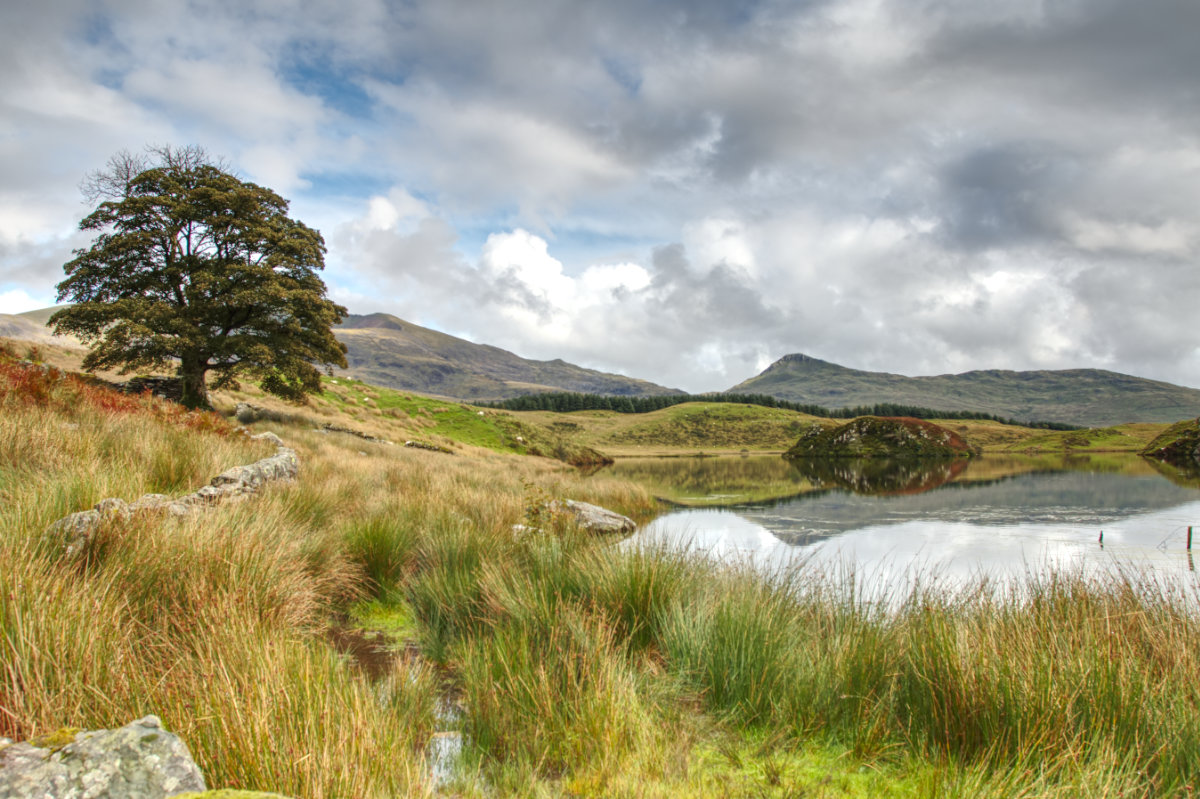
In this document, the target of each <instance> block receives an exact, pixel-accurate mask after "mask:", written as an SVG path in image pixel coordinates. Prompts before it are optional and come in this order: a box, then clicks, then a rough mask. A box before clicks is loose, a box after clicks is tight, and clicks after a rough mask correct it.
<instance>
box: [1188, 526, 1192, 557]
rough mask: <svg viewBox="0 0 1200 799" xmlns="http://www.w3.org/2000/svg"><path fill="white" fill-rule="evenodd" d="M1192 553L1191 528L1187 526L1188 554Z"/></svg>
mask: <svg viewBox="0 0 1200 799" xmlns="http://www.w3.org/2000/svg"><path fill="white" fill-rule="evenodd" d="M1191 551H1192V526H1191V525H1190V524H1189V525H1188V552H1191Z"/></svg>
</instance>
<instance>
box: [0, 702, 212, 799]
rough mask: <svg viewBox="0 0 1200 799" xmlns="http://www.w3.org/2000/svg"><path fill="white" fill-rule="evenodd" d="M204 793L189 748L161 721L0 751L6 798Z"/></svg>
mask: <svg viewBox="0 0 1200 799" xmlns="http://www.w3.org/2000/svg"><path fill="white" fill-rule="evenodd" d="M205 789H206V786H205V784H204V775H203V774H201V773H200V768H199V767H198V766H197V765H196V764H195V762H194V761H193V760H192V756H191V754H190V753H189V752H188V749H187V746H186V745H185V744H184V743H183V741H181V740H180V739H179V738H178V737H177V736H175V735H172V734H171V733H169V732H167V731H166V730H164V729H163V727H162V722H160V721H159V719H158V717H157V716H146V717H145V718H141V719H138V720H137V721H134V722H131V723H130V724H126V725H125V726H124V727H121V728H119V729H115V730H80V731H76V730H71V729H64V730H60V731H58V733H52V734H51V735H49V736H43V737H40V738H35V739H33V740H31V741H25V742H22V743H16V744H12V745H9V746H5V747H3V748H2V749H0V796H2V797H5V799H100V797H104V798H105V799H165V798H166V797H173V796H177V795H179V794H181V793H187V792H196V791H204V790H205Z"/></svg>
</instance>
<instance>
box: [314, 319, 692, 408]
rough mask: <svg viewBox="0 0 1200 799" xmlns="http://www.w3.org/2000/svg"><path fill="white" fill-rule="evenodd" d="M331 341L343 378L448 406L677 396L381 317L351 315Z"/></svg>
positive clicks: (653, 386) (659, 388)
mask: <svg viewBox="0 0 1200 799" xmlns="http://www.w3.org/2000/svg"><path fill="white" fill-rule="evenodd" d="M335 334H336V335H337V337H338V339H339V340H340V341H341V342H342V343H344V344H345V345H346V348H347V350H348V352H347V353H346V361H347V363H349V364H350V368H349V369H347V370H345V373H346V374H349V375H351V376H353V377H356V378H358V379H359V380H364V381H366V382H368V383H373V384H375V385H379V386H386V387H388V388H398V389H404V390H409V391H419V392H422V393H426V394H438V395H441V396H444V397H454V398H456V399H506V398H508V397H516V396H520V395H521V394H531V393H534V392H538V391H578V392H584V393H591V394H615V395H623V396H645V395H653V394H677V393H680V392H679V391H678V390H677V389H670V388H665V387H663V386H659V385H656V384H654V383H651V382H649V381H646V380H638V379H636V378H632V377H625V376H623V375H616V374H608V373H606V372H598V371H596V370H594V369H584V368H583V367H581V366H576V365H574V364H570V363H567V362H566V361H563V360H553V361H533V360H529V359H527V358H522V357H520V356H518V355H514V354H513V353H511V352H508V351H507V350H502V349H500V348H499V347H491V346H488V345H486V344H474V343H472V342H470V341H466V340H465V339H461V338H456V337H454V336H450V335H447V334H445V333H439V332H437V331H436V330H430V329H428V328H425V327H421V326H420V325H414V324H412V323H410V322H406V321H404V320H403V319H398V318H396V317H395V316H391V315H389V314H369V315H366V316H356V315H354V314H351V315H350V316H348V317H347V318H346V320H345V321H344V322H343V323H342V325H341V326H340V327H338V328H337V329H336V330H335Z"/></svg>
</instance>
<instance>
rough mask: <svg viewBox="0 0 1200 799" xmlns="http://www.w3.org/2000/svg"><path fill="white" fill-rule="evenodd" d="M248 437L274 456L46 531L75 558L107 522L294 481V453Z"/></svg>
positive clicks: (111, 504) (187, 508)
mask: <svg viewBox="0 0 1200 799" xmlns="http://www.w3.org/2000/svg"><path fill="white" fill-rule="evenodd" d="M251 438H253V439H256V440H260V441H269V442H271V443H273V444H275V447H276V450H275V454H274V455H272V456H271V457H269V458H263V459H262V460H260V461H255V462H254V463H252V464H250V465H248V466H234V467H233V468H232V469H226V470H225V471H223V472H221V473H220V474H219V475H217V476H216V477H214V478H213V479H212V481H211V483H210V484H209V485H206V486H204V487H202V488H200V489H199V490H197V491H195V492H193V493H191V494H186V495H184V496H182V497H174V498H173V497H169V496H167V495H166V494H146V495H145V496H143V497H142V498H140V499H138V500H137V501H135V502H133V503H132V504H130V503H127V502H125V500H123V499H118V498H115V497H113V498H109V499H102V500H100V501H99V502H98V503H96V506H95V507H94V508H93V509H92V510H85V511H79V512H78V513H72V514H71V515H70V516H64V517H63V518H61V519H59V520H58V521H56V522H54V523H53V524H51V525H50V526H49V527H48V528H47V532H48V533H51V534H54V535H57V536H60V537H61V538H62V540H63V546H64V548H65V549H66V553H67V555H74V554H75V553H77V552H80V551H82V550H83V549H85V548H86V547H87V545H88V542H89V541H91V538H92V534H93V533H94V532H95V531H96V529H97V528H99V527H100V525H101V524H102V523H103V522H104V521H105V520H106V519H110V518H114V517H116V518H121V519H128V518H129V517H130V516H132V515H133V514H134V513H139V512H162V511H165V512H166V513H167V514H168V515H171V516H189V515H191V514H192V513H195V512H196V511H197V510H199V509H200V508H203V507H205V506H210V505H217V504H220V503H222V502H229V501H235V500H240V499H245V498H246V497H248V496H250V495H251V494H255V493H257V492H258V490H259V489H260V488H262V487H263V486H264V485H265V484H267V483H270V482H291V481H293V480H295V479H296V476H297V475H298V474H299V473H300V459H299V458H297V457H296V452H295V450H293V449H290V448H288V447H287V446H285V445H284V443H283V440H282V439H281V438H280V437H279V436H277V435H275V434H274V433H262V434H260V435H256V436H251ZM0 799H2V797H0Z"/></svg>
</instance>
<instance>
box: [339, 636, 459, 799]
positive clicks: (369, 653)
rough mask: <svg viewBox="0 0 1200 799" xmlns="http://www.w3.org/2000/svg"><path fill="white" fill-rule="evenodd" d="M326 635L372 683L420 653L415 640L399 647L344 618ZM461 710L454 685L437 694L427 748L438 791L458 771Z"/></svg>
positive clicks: (447, 784) (433, 780)
mask: <svg viewBox="0 0 1200 799" xmlns="http://www.w3.org/2000/svg"><path fill="white" fill-rule="evenodd" d="M326 639H327V640H328V641H329V643H330V644H331V645H332V646H333V647H334V649H336V650H337V651H338V652H339V653H341V654H342V655H344V656H346V658H347V659H348V660H349V662H350V663H351V664H352V665H353V666H355V667H356V668H358V669H361V670H362V672H363V674H365V675H366V677H367V679H369V680H370V681H371V682H372V683H379V682H381V681H382V680H383V679H384V678H386V677H387V676H388V675H389V674H391V673H392V670H393V669H394V668H395V665H396V662H397V661H399V660H401V659H418V658H420V656H421V654H420V650H419V649H418V648H417V646H416V645H415V644H409V645H407V646H403V647H396V646H394V645H392V644H391V643H390V642H389V640H388V638H387V636H386V635H384V634H383V633H381V632H378V631H374V630H364V629H362V628H359V627H353V626H350V624H349V623H348V621H347V620H345V619H340V620H338V622H337V623H335V624H334V625H332V626H330V628H329V630H328V632H327V633H326ZM462 714H463V711H462V707H461V706H460V705H459V704H458V700H457V699H456V698H455V694H454V691H453V689H452V688H450V687H448V686H443V688H442V695H441V696H439V697H438V698H437V702H436V705H435V707H434V715H435V717H436V719H437V732H434V733H433V734H432V735H431V736H430V738H429V742H428V743H427V744H426V745H425V752H424V755H425V764H426V768H427V769H428V772H429V776H430V780H431V782H432V786H433V791H434V793H435V794H437V793H440V792H441V791H442V790H443V789H445V788H446V787H447V786H449V785H450V784H451V783H452V782H453V781H454V778H455V776H456V775H457V773H458V772H457V768H458V762H459V757H460V756H461V755H462V749H463V737H462V733H461V732H460V731H459V729H458V727H459V725H460V723H461V720H462Z"/></svg>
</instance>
